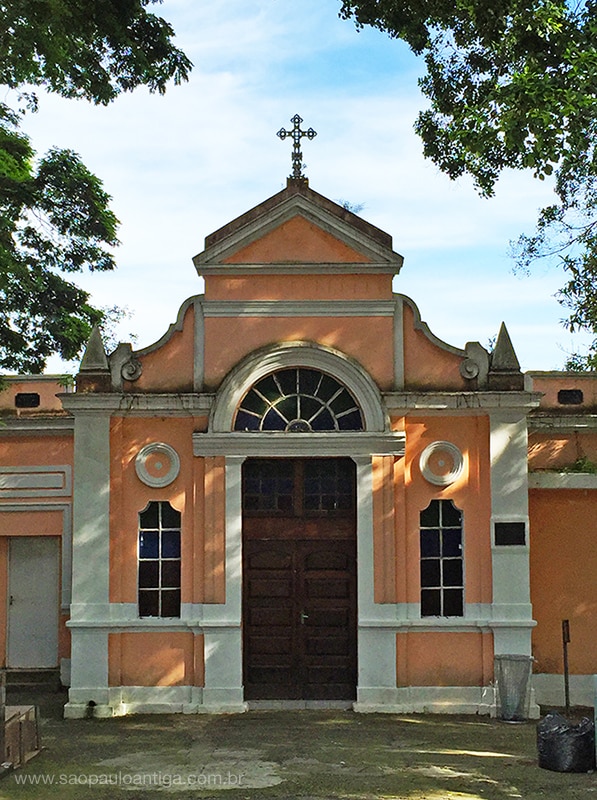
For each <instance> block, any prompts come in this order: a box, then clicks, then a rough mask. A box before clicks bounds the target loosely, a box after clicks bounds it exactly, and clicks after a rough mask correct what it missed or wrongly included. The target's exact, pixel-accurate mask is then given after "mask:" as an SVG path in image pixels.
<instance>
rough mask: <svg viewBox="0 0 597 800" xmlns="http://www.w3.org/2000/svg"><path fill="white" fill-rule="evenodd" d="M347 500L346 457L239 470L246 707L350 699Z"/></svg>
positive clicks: (353, 650)
mask: <svg viewBox="0 0 597 800" xmlns="http://www.w3.org/2000/svg"><path fill="white" fill-rule="evenodd" d="M355 494H356V492H355V465H354V462H353V461H352V460H351V459H342V458H338V459H328V458H318V459H316V458H312V459H311V458H308V459H251V460H248V461H246V462H245V464H244V467H243V661H244V665H243V666H244V686H245V698H246V699H247V700H255V699H288V700H296V699H302V700H352V699H354V698H355V696H356V676H357V640H356V621H357V598H356V513H355Z"/></svg>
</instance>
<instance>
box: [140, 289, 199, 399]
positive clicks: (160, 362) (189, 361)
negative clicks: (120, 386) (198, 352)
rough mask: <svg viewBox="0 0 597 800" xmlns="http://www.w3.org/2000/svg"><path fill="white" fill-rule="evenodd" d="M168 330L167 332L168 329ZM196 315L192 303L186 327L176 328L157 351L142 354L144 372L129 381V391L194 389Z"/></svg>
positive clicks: (186, 314) (185, 321) (185, 318)
mask: <svg viewBox="0 0 597 800" xmlns="http://www.w3.org/2000/svg"><path fill="white" fill-rule="evenodd" d="M164 333H165V331H164ZM194 337H195V317H194V308H193V304H192V303H191V305H190V306H189V308H188V309H187V311H186V313H185V315H184V321H183V327H182V330H178V331H175V332H174V333H173V334H172V335H171V336H170V338H169V339H168V340H167V341H166V342H165V343H164V344H163V345H162V346H161V347H159V348H158V349H157V350H153V351H152V352H151V353H147V354H146V355H140V356H138V358H139V360H140V362H141V364H142V365H143V373H142V375H141V377H140V378H138V380H136V381H125V382H124V390H125V391H127V392H190V391H193V364H194V350H195V343H194Z"/></svg>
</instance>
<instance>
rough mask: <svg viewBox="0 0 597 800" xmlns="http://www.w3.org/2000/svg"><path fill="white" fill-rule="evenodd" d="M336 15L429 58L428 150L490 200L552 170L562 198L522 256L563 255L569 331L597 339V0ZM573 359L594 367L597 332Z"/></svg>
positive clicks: (368, 7)
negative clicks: (500, 183) (514, 175)
mask: <svg viewBox="0 0 597 800" xmlns="http://www.w3.org/2000/svg"><path fill="white" fill-rule="evenodd" d="M340 13H341V16H343V17H344V18H345V19H353V20H354V21H355V22H356V24H357V25H358V26H363V25H372V26H374V27H376V28H378V29H380V30H382V31H385V32H387V33H388V34H389V35H390V36H392V37H396V38H400V39H403V40H404V41H406V42H407V43H408V44H409V46H410V47H411V49H412V50H413V52H414V53H416V54H417V55H421V56H423V57H424V62H425V66H426V74H425V75H424V77H423V78H422V79H421V80H420V86H421V88H422V91H423V94H424V95H425V96H426V97H427V98H428V99H429V101H430V107H429V108H428V109H426V110H424V111H422V112H420V114H419V116H418V119H417V122H416V125H415V129H416V131H417V133H418V134H419V135H420V136H421V138H422V141H423V150H424V154H425V155H426V156H427V157H429V158H431V159H432V160H433V161H434V162H435V163H436V164H437V165H438V167H439V168H440V169H441V170H442V171H444V172H445V173H446V174H447V175H449V176H450V177H451V178H458V177H459V176H461V175H464V174H465V173H466V174H469V175H471V176H472V177H473V179H474V182H475V184H476V187H477V190H478V191H479V193H480V194H481V195H483V196H490V195H492V194H493V192H494V188H495V183H496V181H497V179H498V177H499V175H500V173H501V172H502V171H503V170H504V169H507V168H513V169H531V170H533V173H534V175H535V176H536V177H537V178H539V179H540V180H544V179H545V178H546V177H548V176H551V175H553V179H554V189H555V195H556V201H555V202H554V203H553V204H552V205H550V206H548V207H547V208H544V209H543V210H542V211H541V212H540V214H539V218H538V223H537V229H536V231H535V232H534V234H533V235H530V236H529V235H523V236H521V237H520V239H519V241H518V243H517V245H516V248H515V253H516V257H517V260H518V263H519V265H521V266H522V267H523V268H526V267H528V265H529V264H530V263H531V262H532V261H533V260H534V259H536V258H540V257H545V256H555V257H558V258H559V259H560V260H561V262H562V264H563V267H564V269H565V271H566V273H567V275H566V277H567V283H566V284H565V285H564V287H563V288H562V290H561V292H560V301H561V302H562V303H563V304H564V305H565V306H567V307H568V309H569V312H570V316H569V318H568V321H567V323H566V324H567V327H568V328H569V329H570V330H575V329H577V328H584V329H588V330H590V331H592V332H593V333H595V334H596V336H597V280H596V279H597V227H596V226H597V215H596V208H597V150H596V147H595V141H596V134H597V91H596V86H597V3H596V2H595V0H589V1H587V2H583V0H578V2H574V0H572V1H571V0H406V2H400V1H399V0H343V2H342V8H341V12H340ZM573 363H575V364H576V365H579V364H582V365H583V366H588V367H591V368H593V367H597V338H596V339H595V340H594V343H593V346H592V348H591V349H590V352H589V354H588V356H587V357H586V358H585V359H582V358H581V359H580V360H579V359H578V358H576V359H575V360H574V362H573Z"/></svg>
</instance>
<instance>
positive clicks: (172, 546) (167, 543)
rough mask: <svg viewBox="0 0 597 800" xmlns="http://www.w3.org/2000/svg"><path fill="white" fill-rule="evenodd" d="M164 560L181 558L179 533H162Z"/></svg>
mask: <svg viewBox="0 0 597 800" xmlns="http://www.w3.org/2000/svg"><path fill="white" fill-rule="evenodd" d="M162 558H180V533H179V532H178V531H164V532H163V533H162Z"/></svg>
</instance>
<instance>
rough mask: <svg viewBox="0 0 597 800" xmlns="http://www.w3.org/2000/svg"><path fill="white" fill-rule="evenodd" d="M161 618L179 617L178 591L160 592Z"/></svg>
mask: <svg viewBox="0 0 597 800" xmlns="http://www.w3.org/2000/svg"><path fill="white" fill-rule="evenodd" d="M161 616H162V617H180V589H168V590H167V591H165V592H162V613H161Z"/></svg>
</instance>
